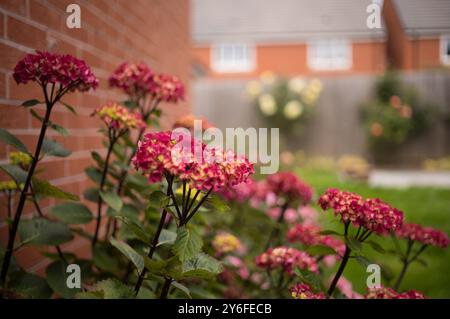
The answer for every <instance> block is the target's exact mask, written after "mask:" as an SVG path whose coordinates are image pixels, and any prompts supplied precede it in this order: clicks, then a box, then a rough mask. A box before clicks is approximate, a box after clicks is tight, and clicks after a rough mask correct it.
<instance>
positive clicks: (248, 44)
mask: <svg viewBox="0 0 450 319" xmlns="http://www.w3.org/2000/svg"><path fill="white" fill-rule="evenodd" d="M371 3H372V1H370V0H339V1H329V0H265V1H259V0H245V1H242V0H227V1H222V0H194V1H192V27H193V30H192V36H193V46H194V47H193V59H194V67H195V70H196V72H197V73H200V74H204V75H207V76H210V77H253V76H255V75H258V74H260V73H261V72H263V71H266V70H270V71H272V72H275V73H278V74H285V75H297V74H302V75H324V74H354V73H379V72H382V71H383V70H384V69H385V60H386V54H385V52H386V35H385V31H384V26H383V25H382V27H381V28H380V29H376V28H375V29H370V28H369V27H368V26H367V17H368V16H369V13H367V12H366V9H367V6H368V5H370V4H371Z"/></svg>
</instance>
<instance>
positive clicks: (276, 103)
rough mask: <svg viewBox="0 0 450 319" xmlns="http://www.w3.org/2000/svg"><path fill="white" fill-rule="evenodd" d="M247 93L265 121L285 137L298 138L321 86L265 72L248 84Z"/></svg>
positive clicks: (312, 82)
mask: <svg viewBox="0 0 450 319" xmlns="http://www.w3.org/2000/svg"><path fill="white" fill-rule="evenodd" d="M246 91H247V94H248V95H249V97H250V98H251V100H252V102H253V104H254V105H255V107H256V108H257V110H258V112H259V114H260V115H261V116H262V118H263V119H264V120H265V121H267V122H268V123H270V125H272V126H276V127H279V128H280V132H281V134H282V135H284V136H287V135H289V136H292V135H294V136H300V134H301V131H302V130H301V129H302V126H303V124H304V123H305V122H306V120H307V119H308V118H309V117H310V115H311V114H312V112H313V111H314V108H315V107H314V106H315V105H316V102H317V100H318V98H319V97H320V93H321V92H322V83H321V81H320V80H318V79H305V78H303V77H299V76H297V77H292V78H285V77H278V76H275V75H274V74H273V73H272V72H264V73H263V74H261V76H260V78H259V79H258V80H252V81H250V82H248V83H247V87H246Z"/></svg>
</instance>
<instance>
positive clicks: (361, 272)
mask: <svg viewBox="0 0 450 319" xmlns="http://www.w3.org/2000/svg"><path fill="white" fill-rule="evenodd" d="M297 173H298V174H299V175H300V176H301V178H302V179H303V180H305V181H307V182H308V183H309V184H310V185H312V186H313V187H314V189H315V191H316V194H317V196H320V194H322V193H323V192H324V191H325V190H326V189H327V188H329V187H336V188H340V189H342V190H347V191H351V192H356V193H358V194H360V195H362V196H363V197H378V198H380V199H382V200H384V201H386V202H388V203H389V204H391V205H393V206H395V207H397V208H399V209H401V210H402V211H403V212H404V213H405V220H407V221H409V222H414V223H420V224H422V225H427V226H432V227H436V228H438V229H440V230H442V231H445V232H446V233H447V234H450V189H443V188H416V187H413V188H408V189H390V188H375V187H370V186H369V185H367V184H366V183H357V182H349V181H342V180H340V179H339V178H338V177H337V175H336V174H335V173H333V172H330V171H318V170H306V169H299V170H297ZM332 216H333V215H332V213H331V212H328V213H326V214H323V215H322V225H323V226H324V228H325V229H338V230H340V231H342V228H343V227H342V225H341V224H339V222H337V220H336V219H335V218H333V217H332ZM371 237H373V238H372V239H375V240H376V241H377V242H378V243H380V244H382V245H383V247H384V248H385V249H386V248H388V249H390V248H392V247H393V244H392V239H391V238H389V237H387V238H382V237H379V236H375V235H372V236H371ZM403 244H404V243H403ZM364 246H368V245H364ZM364 253H365V255H366V257H367V258H368V259H369V260H371V261H372V262H374V263H377V264H379V265H380V266H382V269H383V271H382V272H383V275H384V276H386V277H392V278H391V279H390V280H388V279H386V278H384V281H383V284H384V285H386V286H389V285H393V282H394V281H395V279H396V277H397V276H398V274H399V272H400V266H401V264H400V261H399V259H398V257H396V256H394V255H392V254H380V253H378V252H375V251H374V250H372V249H371V248H370V247H365V248H364ZM421 256H422V258H421V259H422V260H424V261H425V262H426V265H424V264H421V263H415V264H412V265H411V266H410V268H409V269H408V272H407V274H406V276H405V278H404V280H403V283H402V285H401V288H400V290H409V289H416V290H419V291H421V292H423V293H424V294H425V295H426V296H428V297H430V298H450V271H449V269H450V249H440V248H436V247H428V248H427V249H426V250H425V252H424V253H423V254H422V255H421ZM368 275H369V273H366V270H365V268H364V267H362V266H361V265H359V264H358V263H357V262H356V260H355V259H352V260H350V262H349V264H348V265H347V268H346V270H345V272H344V276H345V277H346V278H347V279H349V280H351V281H352V283H353V285H354V289H355V290H356V291H358V292H360V293H363V292H365V291H366V278H367V276H368Z"/></svg>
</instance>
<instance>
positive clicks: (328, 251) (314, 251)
mask: <svg viewBox="0 0 450 319" xmlns="http://www.w3.org/2000/svg"><path fill="white" fill-rule="evenodd" d="M306 252H307V253H308V254H310V255H312V256H325V255H335V254H336V251H335V250H334V249H333V248H331V247H329V246H325V245H314V246H309V247H308V248H307V249H306Z"/></svg>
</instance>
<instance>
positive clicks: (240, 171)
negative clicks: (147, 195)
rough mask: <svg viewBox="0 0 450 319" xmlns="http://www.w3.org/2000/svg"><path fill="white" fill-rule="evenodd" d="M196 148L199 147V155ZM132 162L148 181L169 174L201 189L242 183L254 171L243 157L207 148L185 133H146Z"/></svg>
mask: <svg viewBox="0 0 450 319" xmlns="http://www.w3.org/2000/svg"><path fill="white" fill-rule="evenodd" d="M186 142H187V143H186ZM196 149H199V150H200V153H201V154H200V158H198V156H197V155H198V154H196ZM133 164H134V166H135V167H136V169H139V170H141V171H143V172H144V174H145V175H146V176H147V177H148V179H149V181H150V182H151V183H154V182H159V181H161V179H162V178H163V177H164V176H165V175H166V174H169V175H171V176H175V177H178V178H179V179H180V180H183V181H186V182H188V184H189V186H190V187H192V188H195V189H197V190H204V191H209V190H210V189H212V190H214V191H218V190H220V189H221V188H223V187H226V186H230V187H232V186H235V185H237V184H240V183H243V182H246V181H247V179H248V178H249V177H250V175H251V174H253V172H254V170H253V165H252V164H251V163H250V162H249V161H248V160H247V159H246V158H245V157H239V156H237V155H235V154H234V153H233V152H230V151H228V152H223V151H219V150H216V149H213V148H207V147H206V145H205V144H203V143H201V142H200V141H197V140H195V139H191V138H190V137H189V136H186V135H177V136H176V137H173V136H172V134H171V132H170V131H165V132H155V133H148V134H146V135H145V136H144V138H143V139H142V140H141V141H139V143H138V148H137V151H136V155H135V157H134V158H133Z"/></svg>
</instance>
